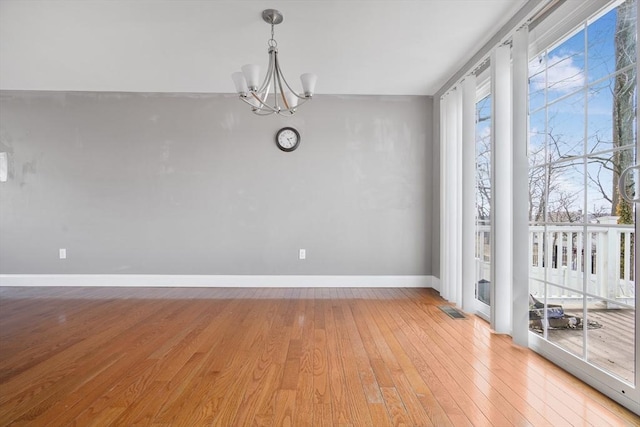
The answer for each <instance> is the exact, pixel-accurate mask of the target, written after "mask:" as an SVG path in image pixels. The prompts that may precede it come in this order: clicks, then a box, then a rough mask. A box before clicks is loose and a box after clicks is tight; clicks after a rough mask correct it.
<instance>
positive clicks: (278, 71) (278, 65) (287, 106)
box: [275, 54, 291, 110]
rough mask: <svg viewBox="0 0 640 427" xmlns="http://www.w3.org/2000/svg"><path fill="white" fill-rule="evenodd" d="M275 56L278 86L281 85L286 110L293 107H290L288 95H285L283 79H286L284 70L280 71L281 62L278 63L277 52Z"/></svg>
mask: <svg viewBox="0 0 640 427" xmlns="http://www.w3.org/2000/svg"><path fill="white" fill-rule="evenodd" d="M275 58H276V77H277V78H278V87H280V97H282V102H283V103H284V107H285V110H291V107H289V103H288V102H287V97H286V96H284V87H283V86H282V80H284V76H283V75H282V71H280V64H279V63H278V54H276V56H275ZM285 83H286V80H285ZM288 86H289V85H287V87H288ZM276 92H277V90H276ZM276 97H277V93H276Z"/></svg>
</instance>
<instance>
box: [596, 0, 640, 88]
mask: <svg viewBox="0 0 640 427" xmlns="http://www.w3.org/2000/svg"><path fill="white" fill-rule="evenodd" d="M633 3H634V2H633V0H628V1H626V2H624V3H623V4H621V5H620V6H619V7H618V8H616V9H614V10H611V11H610V12H608V13H607V14H606V15H604V16H602V17H600V18H599V19H598V20H597V21H595V22H593V23H591V24H589V27H588V30H587V39H588V47H589V49H588V52H589V56H588V57H589V60H588V64H589V81H596V80H599V79H601V78H603V77H606V76H608V75H609V74H612V73H614V72H616V71H617V70H621V69H623V68H625V67H627V66H629V65H631V64H634V63H635V62H636V48H635V43H636V25H637V24H636V12H635V9H634V7H633Z"/></svg>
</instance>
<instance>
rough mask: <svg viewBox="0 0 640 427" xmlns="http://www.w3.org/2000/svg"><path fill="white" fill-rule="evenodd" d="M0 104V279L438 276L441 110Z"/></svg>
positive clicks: (43, 101)
mask: <svg viewBox="0 0 640 427" xmlns="http://www.w3.org/2000/svg"><path fill="white" fill-rule="evenodd" d="M0 101H1V102H0V113H1V114H0V151H7V152H8V153H9V180H8V182H4V183H0V273H4V274H11V273H14V274H16V273H22V274H28V273H30V274H36V273H84V274H120V273H121V274H225V275H245V274H256V275H270V274H277V275H287V274H312V275H430V274H432V265H431V260H432V254H431V251H432V250H433V247H432V241H431V238H432V226H433V225H434V224H432V216H433V214H434V212H437V204H438V201H437V200H435V199H434V198H433V195H434V194H435V193H434V192H433V188H432V186H433V184H432V183H433V179H434V176H433V171H432V169H431V163H432V150H433V147H432V146H433V144H432V138H433V129H432V119H433V111H432V99H431V98H430V97H407V96H402V97H377V96H353V97H346V96H329V95H325V96H317V97H316V98H315V99H314V100H313V101H312V102H310V103H308V104H306V105H305V106H303V107H301V108H300V111H299V113H298V114H296V116H294V117H289V118H280V117H273V116H271V117H258V116H254V115H253V114H251V113H250V111H249V108H248V107H246V106H245V104H242V103H241V102H240V101H238V100H237V99H235V96H230V95H189V94H179V95H177V94H176V95H171V94H132V93H126V94H118V93H84V92H82V93H77V92H76V93H63V92H11V91H5V92H2V93H1V98H0ZM283 126H294V127H296V128H298V130H299V131H300V133H301V135H302V143H301V145H300V147H299V148H298V150H296V151H295V152H292V153H284V152H281V151H280V150H278V149H277V148H276V146H275V144H274V134H275V133H276V131H277V130H278V129H279V128H281V127H283ZM434 204H435V205H436V209H434ZM435 225H437V224H435ZM59 248H66V249H67V252H68V258H67V259H66V260H60V259H58V249H59ZM299 248H304V249H306V250H307V259H306V260H305V261H300V260H298V249H299Z"/></svg>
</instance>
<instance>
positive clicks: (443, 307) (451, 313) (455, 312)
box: [438, 305, 465, 319]
mask: <svg viewBox="0 0 640 427" xmlns="http://www.w3.org/2000/svg"><path fill="white" fill-rule="evenodd" d="M438 308H439V309H440V310H442V311H444V312H445V313H447V314H448V315H449V317H451V318H452V319H464V318H465V317H464V314H462V313H460V312H459V311H458V310H456V309H455V308H453V307H451V306H450V305H440V306H438Z"/></svg>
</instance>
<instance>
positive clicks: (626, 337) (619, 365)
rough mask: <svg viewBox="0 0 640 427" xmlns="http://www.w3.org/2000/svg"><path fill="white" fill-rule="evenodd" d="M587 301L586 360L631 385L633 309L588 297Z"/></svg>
mask: <svg viewBox="0 0 640 427" xmlns="http://www.w3.org/2000/svg"><path fill="white" fill-rule="evenodd" d="M587 301H588V302H587V304H588V305H587V322H585V325H586V327H587V334H588V339H589V341H588V342H589V347H588V351H587V360H588V361H589V362H590V363H593V364H594V365H596V366H599V367H600V368H603V369H605V370H607V371H608V372H611V373H612V374H614V375H616V376H617V377H619V378H622V379H623V380H625V381H628V382H630V383H633V380H634V373H635V369H634V348H633V347H634V346H633V342H634V333H635V327H634V325H635V310H634V309H633V308H630V307H628V306H621V305H617V304H612V303H610V302H607V301H601V300H597V299H592V298H590V299H588V300H587Z"/></svg>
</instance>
